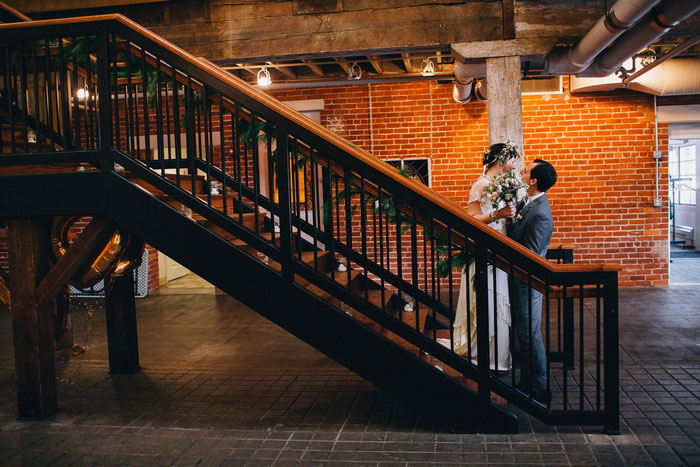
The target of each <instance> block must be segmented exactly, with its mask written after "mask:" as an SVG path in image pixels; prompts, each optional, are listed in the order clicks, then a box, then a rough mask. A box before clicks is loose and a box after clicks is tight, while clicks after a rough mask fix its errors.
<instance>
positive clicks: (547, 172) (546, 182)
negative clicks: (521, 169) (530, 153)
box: [530, 159, 557, 193]
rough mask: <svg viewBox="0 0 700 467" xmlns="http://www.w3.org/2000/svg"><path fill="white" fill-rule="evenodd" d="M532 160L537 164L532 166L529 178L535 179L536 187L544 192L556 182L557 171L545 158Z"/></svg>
mask: <svg viewBox="0 0 700 467" xmlns="http://www.w3.org/2000/svg"><path fill="white" fill-rule="evenodd" d="M533 162H534V163H535V164H537V165H535V166H534V167H533V168H532V171H531V172H530V178H534V179H535V180H537V189H538V190H539V191H541V192H543V193H544V192H545V191H547V190H549V189H550V188H552V186H553V185H554V184H555V183H556V182H557V171H556V170H554V167H553V166H552V164H550V163H549V162H547V161H545V160H542V159H535V160H534V161H533Z"/></svg>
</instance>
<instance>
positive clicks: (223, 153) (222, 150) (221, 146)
mask: <svg viewBox="0 0 700 467" xmlns="http://www.w3.org/2000/svg"><path fill="white" fill-rule="evenodd" d="M219 134H220V138H219V139H220V141H219V149H220V151H219V153H220V155H221V156H220V157H221V174H222V175H223V176H222V177H221V203H222V204H221V208H222V209H223V211H224V215H225V216H227V217H228V203H227V201H228V200H227V199H226V198H227V197H226V178H227V175H228V173H227V172H226V145H225V144H224V135H225V132H224V96H223V94H219Z"/></svg>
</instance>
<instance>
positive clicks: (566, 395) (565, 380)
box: [562, 283, 569, 410]
mask: <svg viewBox="0 0 700 467" xmlns="http://www.w3.org/2000/svg"><path fill="white" fill-rule="evenodd" d="M562 290H563V300H564V303H566V290H567V284H566V283H565V284H564V286H563V287H562ZM562 376H563V378H562V393H563V396H564V400H563V407H562V408H563V409H564V410H566V407H567V406H568V405H569V379H568V376H569V372H568V371H567V368H566V365H564V368H563V369H562Z"/></svg>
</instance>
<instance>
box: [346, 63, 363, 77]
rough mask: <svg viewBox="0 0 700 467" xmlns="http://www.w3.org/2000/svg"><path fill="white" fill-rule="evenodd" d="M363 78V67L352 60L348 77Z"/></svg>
mask: <svg viewBox="0 0 700 467" xmlns="http://www.w3.org/2000/svg"><path fill="white" fill-rule="evenodd" d="M360 78H362V68H360V65H358V64H357V62H352V65H350V68H349V69H348V79H360Z"/></svg>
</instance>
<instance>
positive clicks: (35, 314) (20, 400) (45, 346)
mask: <svg viewBox="0 0 700 467" xmlns="http://www.w3.org/2000/svg"><path fill="white" fill-rule="evenodd" d="M7 246H8V262H9V269H10V292H11V295H12V328H13V340H14V350H15V369H16V372H17V412H18V417H19V418H20V419H30V420H37V419H42V418H46V417H48V416H50V415H52V414H54V413H55V412H56V410H57V399H56V366H55V362H54V327H53V313H52V309H51V308H52V307H51V302H49V303H47V304H46V305H43V306H41V307H39V306H37V301H36V293H35V291H36V288H37V286H38V285H39V283H40V281H41V280H42V279H43V278H44V277H45V276H46V274H47V272H48V270H49V248H50V244H49V234H48V223H45V222H41V221H40V220H37V219H28V218H24V219H10V220H8V221H7Z"/></svg>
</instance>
